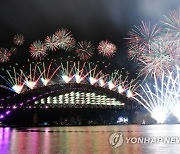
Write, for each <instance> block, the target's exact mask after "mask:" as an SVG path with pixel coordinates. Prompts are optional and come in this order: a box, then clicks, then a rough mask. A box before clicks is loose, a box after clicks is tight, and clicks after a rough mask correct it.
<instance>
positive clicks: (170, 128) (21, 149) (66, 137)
mask: <svg viewBox="0 0 180 154" xmlns="http://www.w3.org/2000/svg"><path fill="white" fill-rule="evenodd" d="M117 131H121V132H122V133H123V137H124V138H125V137H143V136H146V137H163V136H164V137H180V125H148V126H143V125H141V126H139V125H121V126H91V127H88V126H87V127H39V128H27V129H15V128H0V154H9V153H12V154H39V153H42V154H61V153H62V154H66V153H72V154H76V153H77V154H81V153H82V154H91V153H99V154H106V153H107V154H110V153H123V154H126V153H127V154H128V153H129V154H133V153H134V154H141V153H142V154H144V153H145V154H146V153H147V154H149V153H150V154H151V153H153V154H166V153H167V154H169V153H173V154H178V153H179V149H180V143H179V144H163V143H161V144H160V143H159V144H155V143H154V144H148V143H145V144H140V143H139V144H138V143H136V144H132V143H129V144H128V143H126V142H124V143H123V144H122V145H121V146H120V147H118V148H116V149H114V148H111V145H110V144H109V136H110V135H111V134H112V133H114V132H117Z"/></svg>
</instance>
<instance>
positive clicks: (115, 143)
mask: <svg viewBox="0 0 180 154" xmlns="http://www.w3.org/2000/svg"><path fill="white" fill-rule="evenodd" d="M124 142H125V143H126V144H180V137H170V136H168V137H164V136H163V137H161V136H158V137H152V136H151V137H145V136H143V137H123V134H122V132H115V133H112V134H111V135H110V136H109V144H110V145H111V147H112V148H117V147H120V146H122V145H123V143H124Z"/></svg>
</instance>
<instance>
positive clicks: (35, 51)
mask: <svg viewBox="0 0 180 154" xmlns="http://www.w3.org/2000/svg"><path fill="white" fill-rule="evenodd" d="M29 52H30V53H31V56H32V58H34V59H43V58H44V57H45V56H46V55H47V48H46V46H45V45H44V44H43V43H42V42H41V41H39V40H38V41H35V42H33V44H31V46H30V51H29Z"/></svg>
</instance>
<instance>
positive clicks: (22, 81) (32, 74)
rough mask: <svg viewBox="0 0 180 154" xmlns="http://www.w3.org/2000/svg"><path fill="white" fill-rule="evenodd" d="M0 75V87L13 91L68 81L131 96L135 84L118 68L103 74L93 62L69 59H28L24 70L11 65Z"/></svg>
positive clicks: (23, 90) (22, 90) (135, 82)
mask: <svg viewBox="0 0 180 154" xmlns="http://www.w3.org/2000/svg"><path fill="white" fill-rule="evenodd" d="M5 76H6V77H5ZM7 76H8V77H7ZM1 78H2V79H3V80H4V81H5V82H6V85H0V87H2V88H6V89H8V90H11V91H13V92H15V93H17V94H20V93H22V92H25V91H27V90H28V89H35V88H38V86H42V85H43V86H47V85H49V84H56V83H71V82H72V83H73V82H75V83H77V84H81V83H82V84H90V85H94V86H99V87H104V88H107V89H109V90H112V91H116V92H117V93H120V94H125V95H126V96H127V97H132V96H133V93H134V91H135V90H136V88H137V81H136V80H131V81H128V72H126V75H125V76H124V74H123V75H122V72H121V71H115V72H114V73H112V74H105V73H103V72H102V70H99V69H98V67H97V65H95V64H93V63H80V62H77V63H75V62H72V61H71V62H69V61H67V63H65V64H63V63H61V64H60V65H57V64H55V63H52V62H50V63H49V65H47V64H46V63H44V62H38V63H32V64H30V66H29V68H27V69H26V70H25V69H19V70H16V69H15V67H13V69H12V70H6V71H5V73H4V74H3V75H2V74H1Z"/></svg>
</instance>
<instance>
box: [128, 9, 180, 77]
mask: <svg viewBox="0 0 180 154" xmlns="http://www.w3.org/2000/svg"><path fill="white" fill-rule="evenodd" d="M179 21H180V9H179V10H177V11H176V10H174V11H170V13H169V15H168V16H164V20H162V21H161V24H160V25H154V26H151V25H150V23H148V24H146V23H144V22H142V25H140V26H135V27H134V28H133V29H132V30H131V31H130V32H129V33H128V35H129V38H127V39H128V55H129V57H130V58H131V59H134V60H135V61H137V62H138V64H139V65H140V73H139V75H140V76H141V75H145V78H146V77H147V76H149V75H150V76H153V74H154V73H156V76H161V75H162V74H163V73H164V72H165V73H168V71H172V70H173V69H174V66H175V65H180V52H179V51H180V37H179V36H180V35H179V34H180V22H179Z"/></svg>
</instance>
